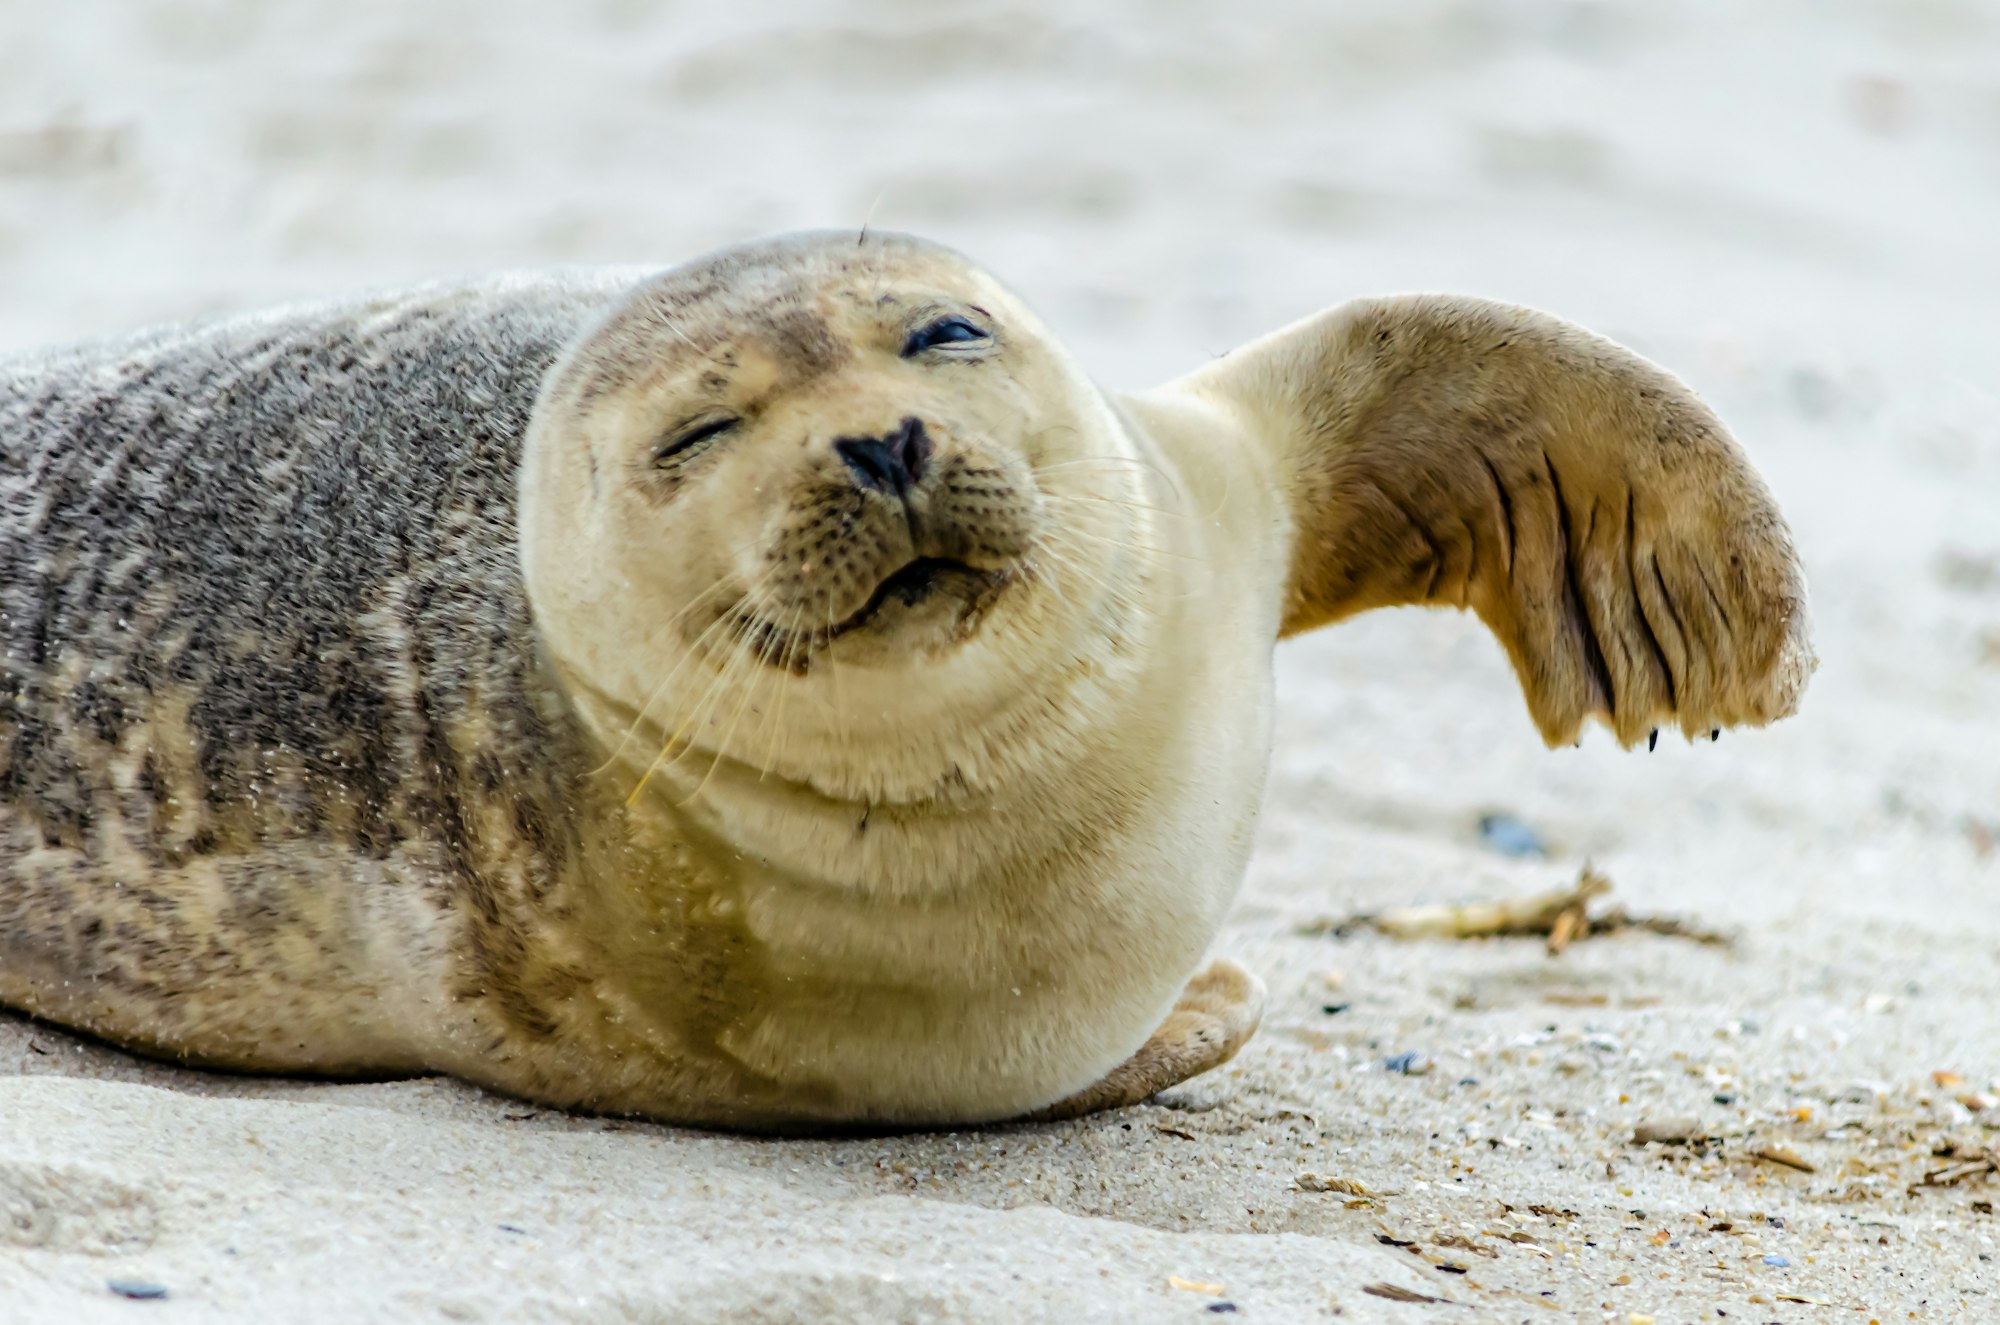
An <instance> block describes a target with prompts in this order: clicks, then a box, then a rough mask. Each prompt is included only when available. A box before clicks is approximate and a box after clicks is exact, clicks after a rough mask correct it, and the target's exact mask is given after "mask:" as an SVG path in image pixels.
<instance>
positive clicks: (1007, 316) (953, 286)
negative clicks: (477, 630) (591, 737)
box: [521, 232, 1143, 766]
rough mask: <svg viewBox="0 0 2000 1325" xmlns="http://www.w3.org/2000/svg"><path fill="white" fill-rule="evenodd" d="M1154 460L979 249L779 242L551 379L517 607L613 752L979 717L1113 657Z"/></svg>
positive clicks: (796, 739)
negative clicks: (1104, 655)
mask: <svg viewBox="0 0 2000 1325" xmlns="http://www.w3.org/2000/svg"><path fill="white" fill-rule="evenodd" d="M1142 467H1143V462H1142V461H1140V460H1139V459H1138V457H1136V456H1135V455H1134V454H1133V452H1132V444H1131V442H1130V440H1129V439H1128V438H1127V437H1126V435H1125V433H1124V431H1123V429H1122V428H1121V427H1120V426H1119V425H1118V423H1117V420H1116V418H1115V416H1114V415H1113V413H1112V411H1111V410H1110V408H1109V407H1108V406H1107V404H1106V403H1105V401H1104V398H1103V397H1102V395H1101V394H1100V393H1099V392H1098V391H1097V390H1096V389H1095V388H1094V387H1093V386H1092V385H1091V383H1090V382H1089V381H1088V379H1087V378H1085V377H1084V376H1083V375H1082V374H1081V373H1080V372H1079V371H1078V370H1077V368H1076V367H1075V365H1074V364H1073V362H1072V360H1071V359H1070V358H1069V356H1068V355H1067V354H1066V353H1065V352H1064V351H1063V350H1062V348H1061V347H1060V346H1059V345H1058V344H1057V343H1056V342H1055V341H1054V340H1053V339H1052V337H1051V336H1050V335H1049V333H1048V332H1047V331H1046V330H1045V329H1044V328H1043V327H1042V325H1041V324H1040V323H1039V322H1038V321H1037V320H1036V319H1035V318H1034V316H1033V315H1032V314H1031V313H1029V312H1028V310H1027V309H1026V308H1025V307H1024V306H1023V305H1022V303H1021V302H1020V301H1019V300H1018V299H1017V298H1015V297H1014V296H1013V295H1012V294H1010V293H1009V292H1008V291H1007V290H1006V289H1005V288H1004V287H1002V286H1001V285H1000V284H999V283H997V282H996V281H994V280H993V279H992V278H991V277H989V276H987V275H985V274H984V273H983V272H981V271H979V270H978V269H977V268H975V267H973V266H972V265H971V264H970V263H968V262H967V261H966V260H965V259H963V258H961V257H959V256H958V255H956V254H954V253H952V252H950V251H948V250H945V249H943V248H940V247H938V246H936V245H933V244H930V243H927V242H924V241H921V240H917V239H913V238H908V237H904V236H895V235H889V236H878V235H868V236H866V237H865V238H862V239H857V237H856V236H855V235H854V234H853V233H852V232H846V233H840V234H830V233H823V234H810V235H798V236H789V237H785V238H781V239H777V240H772V241H766V242H761V243H757V244H753V245H748V246H744V247H739V248H734V249H728V250H724V251H722V252H720V253H717V254H715V255H712V256H710V257H708V258H706V259H703V260H700V261H698V262H695V263H693V264H691V265H688V266H685V267H681V268H678V269H676V270H674V271H671V272H668V273H666V274H665V275H663V276H661V277H659V278H657V279H655V280H652V281H650V282H649V283H647V284H646V285H644V286H642V287H640V288H639V289H638V290H637V291H635V292H634V293H633V294H632V295H631V296H630V297H629V298H628V299H627V300H626V301H625V302H624V303H623V304H622V305H621V306H620V307H619V308H617V309H616V311H614V312H613V313H612V314H611V315H610V316H609V317H608V318H607V319H606V320H605V321H604V322H603V323H602V324H601V325H600V326H599V327H598V328H597V329H596V330H595V331H593V332H591V333H590V334H588V335H587V336H586V337H584V338H583V339H582V340H581V341H580V342H579V343H578V344H576V345H575V346H574V347H572V349H571V350H570V352H569V353H568V354H567V355H566V356H565V357H564V358H563V360H562V361H561V362H559V363H558V364H557V365H556V367H555V368H554V369H553V370H552V371H551V373H550V376H549V378H548V380H547V382H546V383H545V385H544V388H543V391H542V394H541V397H540V399H539V401H538V403H537V407H536V413H535V417H534V420H533V423H532V425H531V428H530V432H529V438H528V443H527V449H526V454H525V457H524V462H523V479H522V483H523V487H522V512H521V533H522V556H523V561H524V566H525V570H526V575H527V582H528V590H529V597H530V601H531V603H532V605H533V608H534V611H535V614H536V618H537V623H538V625H539V626H540V628H541V631H542V635H543V639H544V645H545V647H546V648H547V649H548V650H549V652H550V653H551V654H552V655H553V657H554V658H555V660H556V662H557V664H558V666H559V667H560V668H561V670H562V673H563V676H564V680H565V684H566V685H567V686H568V687H569V688H570V689H571V691H572V692H573V693H577V692H582V693H584V694H585V695H587V696H588V698H589V700H590V702H591V704H592V705H594V706H595V707H596V708H597V709H598V710H601V714H600V722H599V723H598V725H599V726H600V727H602V728H604V729H606V730H605V731H604V732H603V733H602V734H603V735H605V737H606V739H607V741H608V742H613V743H615V742H617V741H623V740H625V739H627V737H625V736H620V734H619V732H618V731H617V730H614V729H617V728H623V729H624V730H625V732H626V733H628V734H636V735H637V736H638V737H639V738H640V739H639V741H638V743H637V744H638V746H639V747H640V753H641V754H643V755H650V754H651V750H650V749H645V748H644V747H646V746H647V745H648V744H649V743H648V741H647V740H646V739H645V738H646V737H647V736H649V735H650V736H652V737H654V738H656V740H655V741H654V742H653V748H659V744H660V743H665V744H672V743H673V742H674V741H676V740H679V741H683V742H692V743H695V744H697V745H699V746H700V747H701V748H703V749H706V750H709V751H712V752H715V753H721V754H728V755H731V756H732V757H736V758H741V759H745V760H748V761H751V762H756V763H759V764H764V765H766V766H768V765H770V764H771V763H772V762H773V761H774V760H777V759H779V758H780V756H779V755H778V754H777V751H779V749H780V748H781V747H782V746H784V745H785V744H786V741H785V740H784V739H781V738H786V737H790V738H793V739H792V741H791V745H792V748H793V749H795V750H797V749H802V748H804V745H805V743H806V742H807V741H809V739H810V736H809V733H807V734H806V735H804V736H801V732H802V730H803V729H807V728H811V727H813V726H814V725H815V724H816V723H820V722H822V721H824V722H828V723H830V722H838V723H840V724H842V725H843V726H845V727H846V728H847V731H846V732H845V733H844V735H845V736H846V737H848V738H850V739H851V738H858V737H861V736H870V735H872V736H876V737H880V736H883V735H886V734H892V733H893V732H895V731H896V730H899V729H913V728H931V727H934V726H935V725H936V724H937V723H938V722H940V721H947V720H949V721H965V720H968V719H969V720H972V721H978V720H979V718H980V715H982V714H990V713H992V712H993V711H995V710H996V709H998V708H1000V707H1004V706H1005V704H1006V703H1007V702H1008V700H1009V697H1010V696H1012V695H1017V694H1018V693H1020V692H1021V691H1022V690H1023V689H1024V688H1025V687H1030V686H1032V685H1034V684H1035V683H1036V681H1037V679H1038V678H1040V677H1043V676H1044V675H1045V674H1046V673H1047V672H1048V671H1049V670H1050V669H1051V667H1055V666H1062V665H1067V664H1068V663H1069V662H1070V661H1071V660H1073V658H1074V656H1075V653H1076V647H1077V641H1078V640H1080V639H1083V638H1086V637H1091V638H1101V637H1102V636H1103V635H1104V633H1105V631H1106V621H1105V618H1106V616H1107V614H1112V615H1115V614H1116V612H1117V610H1118V608H1117V601H1118V599H1119V598H1120V596H1121V584H1120V580H1121V577H1123V576H1125V575H1127V574H1128V573H1129V574H1137V573H1140V572H1139V570H1138V568H1137V567H1136V566H1135V567H1132V568H1122V567H1121V565H1120V564H1119V563H1120V561H1121V558H1120V556H1119V555H1118V550H1119V549H1121V548H1136V546H1137V540H1136V539H1135V538H1134V535H1133V531H1132V528H1131V524H1132V521H1133V519H1134V518H1136V517H1137V516H1139V515H1141V514H1143V510H1142V507H1143V503H1139V502H1135V501H1134V500H1133V499H1132V495H1131V493H1130V492H1129V491H1127V489H1128V488H1130V487H1131V485H1132V483H1133V482H1134V480H1133V479H1132V478H1131V477H1130V475H1131V474H1132V472H1133V471H1134V469H1135V468H1142ZM801 696H803V697H801ZM836 701H837V702H836ZM780 704H783V705H785V706H786V713H785V717H784V719H783V720H782V723H781V722H780V720H779V718H778V717H777V716H776V715H775V714H774V712H773V710H774V709H775V708H776V707H777V706H779V705H780Z"/></svg>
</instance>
